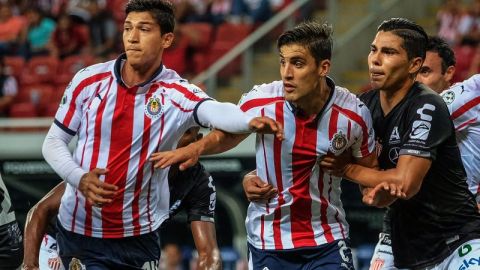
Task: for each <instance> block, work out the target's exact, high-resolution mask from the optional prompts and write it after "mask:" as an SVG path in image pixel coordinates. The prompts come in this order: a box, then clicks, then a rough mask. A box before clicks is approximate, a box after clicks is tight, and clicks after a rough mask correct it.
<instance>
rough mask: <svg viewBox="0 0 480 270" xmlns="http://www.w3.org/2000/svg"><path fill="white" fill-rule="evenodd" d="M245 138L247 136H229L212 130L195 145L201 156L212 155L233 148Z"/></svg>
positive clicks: (229, 134)
mask: <svg viewBox="0 0 480 270" xmlns="http://www.w3.org/2000/svg"><path fill="white" fill-rule="evenodd" d="M247 136H248V134H231V133H226V132H223V131H220V130H213V131H212V132H210V133H209V134H208V135H207V136H205V137H204V138H203V139H202V140H200V141H198V142H196V143H195V144H196V145H197V147H198V149H199V151H200V154H201V155H213V154H218V153H223V152H225V151H228V150H230V149H232V148H234V147H235V146H237V145H238V144H239V143H240V142H241V141H243V140H244V139H245V138H246V137H247Z"/></svg>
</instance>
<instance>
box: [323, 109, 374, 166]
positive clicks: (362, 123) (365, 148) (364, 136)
mask: <svg viewBox="0 0 480 270" xmlns="http://www.w3.org/2000/svg"><path fill="white" fill-rule="evenodd" d="M335 110H338V111H339V112H340V113H342V114H343V115H344V116H346V117H347V118H349V119H351V120H352V121H354V122H355V123H357V124H358V125H359V126H360V127H361V128H362V146H361V147H360V151H361V152H362V156H364V157H366V156H368V155H369V154H370V152H369V151H368V127H367V124H366V123H365V121H364V120H363V118H362V116H360V115H359V114H357V113H356V112H354V111H351V110H348V109H345V108H342V107H340V106H338V105H336V104H333V107H332V113H333V112H334V111H335Z"/></svg>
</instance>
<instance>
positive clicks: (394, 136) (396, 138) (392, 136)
mask: <svg viewBox="0 0 480 270" xmlns="http://www.w3.org/2000/svg"><path fill="white" fill-rule="evenodd" d="M399 142H400V133H398V127H397V126H396V127H394V128H393V130H392V134H390V140H389V143H399Z"/></svg>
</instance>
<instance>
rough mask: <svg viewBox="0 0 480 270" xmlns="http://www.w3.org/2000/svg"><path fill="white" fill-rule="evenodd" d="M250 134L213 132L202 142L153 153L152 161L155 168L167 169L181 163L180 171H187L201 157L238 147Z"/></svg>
mask: <svg viewBox="0 0 480 270" xmlns="http://www.w3.org/2000/svg"><path fill="white" fill-rule="evenodd" d="M247 136H248V134H231V133H226V132H223V131H221V130H213V131H212V132H210V133H209V134H208V135H207V136H205V137H203V138H202V139H201V140H199V141H196V142H194V143H191V144H189V145H187V146H185V147H182V148H178V149H176V150H172V151H165V152H158V153H153V154H152V156H151V157H150V161H152V162H155V164H154V167H155V168H162V169H164V168H166V167H168V166H170V165H172V164H175V163H180V165H179V169H180V170H182V171H183V170H185V169H187V168H188V167H191V166H193V165H195V164H196V163H197V162H198V158H199V157H200V155H212V154H217V153H222V152H225V151H227V150H230V149H232V148H233V147H235V146H237V145H238V144H239V143H240V142H241V141H243V140H244V139H245V138H246V137H247Z"/></svg>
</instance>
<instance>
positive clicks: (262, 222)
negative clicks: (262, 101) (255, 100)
mask: <svg viewBox="0 0 480 270" xmlns="http://www.w3.org/2000/svg"><path fill="white" fill-rule="evenodd" d="M260 115H261V116H265V108H263V109H262V110H261V111H260ZM261 138H262V148H263V162H264V163H265V173H266V174H267V182H270V175H269V173H268V163H267V152H266V150H265V135H264V134H262V136H261ZM265 207H266V210H267V214H268V213H269V212H270V208H269V205H268V202H267V203H266V204H265ZM264 216H265V215H262V217H261V219H260V223H261V225H260V226H261V232H260V239H261V240H262V249H265V235H264V233H265V229H264V227H265V217H264Z"/></svg>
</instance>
